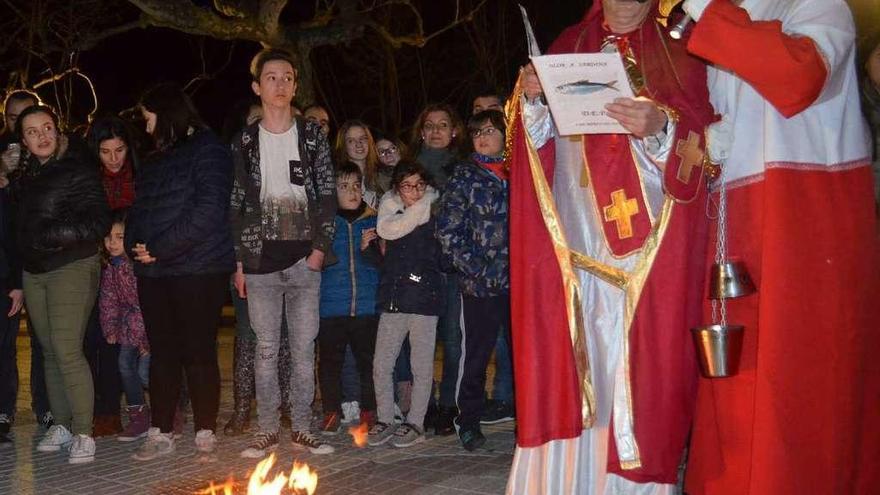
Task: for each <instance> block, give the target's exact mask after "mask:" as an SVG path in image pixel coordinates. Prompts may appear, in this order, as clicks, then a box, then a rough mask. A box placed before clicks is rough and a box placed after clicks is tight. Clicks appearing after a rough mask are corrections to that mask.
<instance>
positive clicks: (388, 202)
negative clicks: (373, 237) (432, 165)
mask: <svg viewBox="0 0 880 495" xmlns="http://www.w3.org/2000/svg"><path fill="white" fill-rule="evenodd" d="M438 196H439V195H438V194H437V191H435V190H434V188H432V187H431V186H428V188H427V189H426V190H425V195H424V196H422V199H420V200H418V201H416V203H415V204H413V205H412V206H410V207H408V208H407V207H406V206H404V205H403V200H402V199H400V195H399V194H397V191H394V190H392V191H388V192H387V193H385V195H384V196H382V201H381V202H380V203H379V220H378V223H377V225H376V232H378V233H379V237H381V238H383V239H386V240H389V241H393V240H396V239H400V238H401V237H403V236H405V235H407V234H409V233H410V232H412V231H413V230H415V228H416V227H418V226H419V225H423V224H425V223H427V222H428V220H430V218H431V203H433V202H434V200H435V199H437V197H438Z"/></svg>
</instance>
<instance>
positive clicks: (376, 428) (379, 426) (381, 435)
mask: <svg viewBox="0 0 880 495" xmlns="http://www.w3.org/2000/svg"><path fill="white" fill-rule="evenodd" d="M395 430H397V425H396V424H388V423H381V422H379V423H376V424H374V425H373V427H372V428H370V431H369V433H367V444H369V445H370V446H371V447H376V446H377V445H382V444H383V443H385V442H387V441H388V440H391V437H392V436H393V435H394V431H395Z"/></svg>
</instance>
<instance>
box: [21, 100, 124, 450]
mask: <svg viewBox="0 0 880 495" xmlns="http://www.w3.org/2000/svg"><path fill="white" fill-rule="evenodd" d="M16 130H17V132H18V135H19V136H21V138H22V142H23V143H24V145H25V146H26V147H27V151H28V156H27V158H26V161H27V163H26V170H27V173H26V174H24V175H23V176H22V177H21V178H20V179H19V181H20V182H19V183H18V184H17V186H16V196H17V214H16V220H17V221H16V235H17V241H16V243H17V245H18V248H19V251H20V252H21V258H22V262H23V267H24V276H23V285H24V294H25V299H26V300H27V310H28V313H29V314H30V318H31V322H32V323H33V326H34V333H35V334H36V336H37V338H38V339H39V340H40V344H41V345H42V346H43V353H44V356H45V361H44V366H45V370H46V388H47V390H48V394H49V404H50V406H51V409H52V412H53V413H54V414H55V425H54V426H52V427H51V428H49V431H47V432H46V435H45V437H44V438H43V439H42V440H41V441H40V443H39V444H38V445H37V450H39V451H41V452H50V451H57V450H61V448H62V447H69V449H70V459H69V461H70V462H71V463H82V462H90V461H92V460H94V456H95V442H94V440H93V439H92V437H91V436H92V413H93V406H94V389H93V385H92V375H91V372H90V371H89V365H88V363H87V362H86V359H85V356H84V355H83V349H82V342H83V335H84V333H85V330H86V325H87V323H88V318H89V314H90V313H91V310H92V306H94V303H95V298H96V296H97V293H98V279H99V276H100V270H101V265H100V260H99V256H98V245H99V243H100V242H101V239H103V238H104V236H105V235H106V234H107V232H108V231H109V230H110V211H109V207H108V206H107V198H106V197H105V195H104V189H103V187H102V186H101V180H100V178H99V176H98V166H97V164H96V162H95V160H94V158H93V157H92V156H91V154H90V152H89V151H88V149H87V148H86V146H85V144H84V143H82V142H81V141H79V140H78V139H75V138H72V137H71V138H70V139H68V138H67V136H64V135H62V134H61V133H60V132H59V131H58V117H57V116H56V115H55V113H54V112H53V111H52V109H51V108H49V107H46V106H42V105H38V106H33V107H30V108H28V109H26V110H25V111H23V112H22V113H21V115H19V119H18V122H17V129H16Z"/></svg>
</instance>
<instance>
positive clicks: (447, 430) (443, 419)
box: [434, 406, 458, 436]
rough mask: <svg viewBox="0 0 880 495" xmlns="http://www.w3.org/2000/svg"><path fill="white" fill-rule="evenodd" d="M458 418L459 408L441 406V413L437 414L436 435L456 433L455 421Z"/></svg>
mask: <svg viewBox="0 0 880 495" xmlns="http://www.w3.org/2000/svg"><path fill="white" fill-rule="evenodd" d="M456 416H458V408H457V407H455V406H452V407H443V406H440V412H439V414H437V423H436V424H435V425H434V434H435V435H443V436H446V435H452V434H453V433H455V424H454V423H453V422H454V421H455V418H456Z"/></svg>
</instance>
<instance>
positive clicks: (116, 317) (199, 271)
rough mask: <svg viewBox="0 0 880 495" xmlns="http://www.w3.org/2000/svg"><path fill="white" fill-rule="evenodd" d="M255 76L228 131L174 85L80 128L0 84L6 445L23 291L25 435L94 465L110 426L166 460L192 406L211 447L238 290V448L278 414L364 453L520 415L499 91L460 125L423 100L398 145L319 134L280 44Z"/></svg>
mask: <svg viewBox="0 0 880 495" xmlns="http://www.w3.org/2000/svg"><path fill="white" fill-rule="evenodd" d="M250 71H251V75H252V76H253V83H252V88H251V89H252V90H253V93H254V95H255V98H254V99H248V100H245V101H243V102H242V103H241V104H240V105H236V106H235V107H234V108H233V109H232V111H231V114H230V115H229V118H228V119H227V122H226V125H224V128H223V132H222V133H220V134H218V133H215V132H214V131H212V130H211V129H210V128H209V127H208V126H207V125H206V124H205V123H204V121H203V120H202V119H201V117H200V116H199V113H198V111H197V110H196V108H195V106H194V105H193V102H192V101H191V99H190V98H189V97H188V96H187V95H186V93H185V92H184V91H183V89H182V88H181V87H179V86H177V85H175V84H168V83H163V84H158V85H156V86H154V87H152V88H150V89H149V90H148V91H146V92H145V93H144V94H143V95H142V96H141V98H140V101H139V104H138V106H137V109H138V110H139V112H137V113H136V115H135V117H136V118H131V117H129V119H127V120H126V119H123V118H120V117H117V116H108V117H105V118H99V119H96V120H95V121H94V122H93V123H92V124H91V125H90V127H89V129H88V131H87V133H86V135H85V136H81V135H76V134H74V133H66V132H64V130H63V129H64V125H63V123H62V122H60V121H59V117H58V115H57V114H56V113H55V111H54V110H53V109H52V108H51V107H49V106H48V105H45V104H43V103H42V102H41V101H40V99H39V97H38V96H37V95H36V94H35V93H31V92H28V91H26V90H19V91H15V92H12V93H10V94H9V95H8V96H7V98H6V101H5V107H4V108H5V117H6V128H5V129H6V131H5V134H4V142H3V149H2V150H0V151H2V153H3V154H2V157H3V169H2V174H0V181H2V186H3V189H2V190H0V193H2V195H3V196H2V202H0V205H2V207H3V209H2V212H0V214H2V220H3V226H4V229H3V230H2V235H3V238H2V240H3V247H4V249H3V250H2V251H0V253H2V254H3V258H2V259H0V262H3V268H4V271H3V275H4V277H2V279H3V281H4V284H5V285H4V288H5V289H4V290H6V293H7V294H8V295H9V297H8V298H4V299H5V300H6V301H7V306H5V307H4V308H3V313H4V314H6V315H7V316H6V319H7V320H8V321H7V322H5V323H4V325H5V326H4V329H6V328H7V326H8V331H5V333H4V341H3V351H4V353H5V357H4V360H3V366H4V367H5V368H4V380H6V379H7V378H8V381H9V383H10V386H9V387H8V388H6V389H4V390H3V401H4V409H3V411H0V412H2V414H0V433H2V435H0V437H2V439H3V441H4V442H6V443H8V442H11V441H12V440H11V437H10V427H11V425H12V423H13V418H14V412H15V411H14V401H15V396H16V390H17V368H16V365H15V356H14V352H15V340H14V339H15V335H17V329H18V325H19V320H18V315H19V313H20V309H21V308H22V307H23V306H25V307H26V309H27V312H26V315H27V321H28V328H30V329H32V332H33V338H32V346H33V347H32V348H33V352H32V355H33V361H34V362H35V363H38V366H37V367H38V368H40V367H41V368H42V369H36V368H35V369H34V370H33V371H32V374H31V382H32V384H33V385H34V389H35V390H34V391H33V397H34V412H35V414H36V415H37V419H38V420H39V421H40V422H41V424H42V426H43V427H44V428H45V434H44V436H43V438H42V439H41V440H40V442H39V443H38V444H37V447H36V448H37V450H39V451H59V450H62V449H64V450H65V451H66V452H68V455H69V462H70V463H84V462H90V461H92V460H93V459H94V456H95V450H96V447H95V442H94V438H95V437H96V436H108V435H115V436H116V437H117V439H118V440H119V441H123V442H133V441H140V442H141V443H140V444H139V446H138V448H137V449H136V451H135V452H134V453H133V457H134V459H137V460H149V459H154V458H156V457H158V456H162V455H167V454H169V453H171V452H173V451H174V445H175V442H176V441H178V440H179V438H180V436H181V433H182V431H183V425H184V422H185V421H186V417H187V409H188V404H189V406H191V411H192V423H193V430H194V432H195V444H196V448H197V449H198V450H199V451H201V452H211V451H212V450H214V448H215V445H216V442H217V433H218V412H219V406H220V373H219V367H218V358H217V352H218V348H217V332H218V328H219V326H220V318H221V310H222V307H223V306H224V304H226V303H227V302H228V301H229V300H230V298H231V301H232V303H233V306H234V308H235V314H236V331H235V335H236V337H235V343H234V359H233V362H234V365H233V367H234V373H233V388H234V390H233V399H234V406H233V413H232V416H231V417H230V418H229V419H228V421H227V422H226V424H225V426H224V427H223V432H224V434H226V435H240V434H243V433H245V432H250V433H251V434H252V435H253V438H252V441H251V442H250V443H249V444H248V446H247V448H246V449H245V450H243V451H242V452H241V455H242V456H243V457H249V458H260V457H263V456H264V455H266V453H267V452H269V451H271V450H272V449H274V448H275V447H276V446H277V445H278V443H279V441H280V439H281V437H280V434H281V431H282V427H288V428H289V429H290V431H291V436H290V441H291V442H292V443H293V445H294V446H297V447H299V448H303V449H308V450H309V451H311V452H312V453H315V454H329V453H332V452H333V450H334V449H333V447H332V445H331V444H330V443H328V442H327V441H326V436H327V435H335V434H338V433H340V432H341V431H342V429H343V425H344V424H363V425H365V427H366V428H367V429H368V438H369V444H370V445H373V446H375V445H381V444H384V443H386V442H389V441H390V443H391V444H392V445H394V446H396V447H407V446H411V445H414V444H416V443H419V442H421V441H423V440H424V439H425V435H426V432H427V431H428V430H429V429H433V430H434V433H435V434H439V435H449V434H454V433H455V432H458V433H459V435H460V437H461V441H462V444H463V446H464V447H465V448H466V449H468V450H474V449H476V448H478V447H479V446H481V445H482V444H483V443H484V442H485V437H484V436H483V435H482V433H481V431H480V424H481V422H482V423H484V424H485V423H496V422H503V421H510V420H513V419H514V408H513V385H512V382H513V378H512V368H511V364H510V363H511V356H510V345H509V331H510V324H509V308H508V303H507V297H506V296H507V293H508V289H509V282H508V277H507V264H508V259H507V257H508V248H507V186H506V184H507V174H506V171H505V169H504V167H503V165H502V155H503V150H504V140H505V119H504V115H503V114H502V113H501V111H500V108H501V103H502V98H501V97H500V96H498V95H495V94H491V93H489V94H484V95H478V96H477V97H476V98H475V101H474V108H473V115H472V116H470V117H469V118H468V120H467V125H465V123H464V122H463V121H462V119H461V118H460V117H459V116H458V114H457V112H456V111H455V110H454V109H453V108H452V107H450V106H448V105H442V104H435V105H429V106H428V107H426V108H425V109H424V111H423V112H422V113H421V115H420V116H419V119H418V122H417V124H416V126H415V128H414V131H413V136H412V139H411V145H410V146H409V147H407V146H406V145H405V144H404V142H403V141H402V140H401V139H399V138H398V137H396V136H394V135H391V134H387V133H384V132H382V131H380V130H377V129H374V128H371V127H370V126H369V125H368V124H367V123H365V122H363V121H359V120H349V121H346V122H343V123H341V124H340V125H339V126H338V130H337V131H336V138H335V139H331V133H330V130H331V129H330V120H329V116H328V113H327V110H326V109H324V108H323V107H320V106H312V107H308V108H306V109H305V111H304V112H300V111H299V110H298V109H297V108H296V107H295V106H293V99H294V96H295V94H296V75H297V69H296V61H295V60H294V58H293V57H292V55H291V54H289V53H287V52H285V51H282V50H275V49H266V50H263V51H261V52H259V53H258V54H257V55H256V56H255V57H254V59H253V61H252V64H251V67H250ZM484 107H485V108H484ZM410 150H411V151H412V153H410ZM192 294H198V295H199V297H197V298H193V297H192ZM230 296H231V297H230ZM462 301H463V305H462ZM462 309H463V316H462V314H460V313H461V312H462ZM438 339H439V340H440V342H441V345H442V347H443V351H444V352H443V353H444V356H445V359H444V366H443V373H442V375H441V376H437V377H436V380H435V376H434V356H435V348H436V341H437V340H438ZM493 353H495V359H496V362H497V363H498V366H497V367H498V371H497V372H496V373H495V382H496V383H495V386H494V387H489V391H488V394H489V395H487V390H486V383H485V382H486V374H487V368H488V365H489V360H490V358H491V356H492V354H493ZM40 358H42V364H41V366H40V365H39V363H40ZM460 362H461V363H463V366H460V364H459V363H460ZM460 369H461V370H462V371H461V377H459V376H458V375H459V370H460ZM7 370H8V371H7ZM40 383H45V390H46V391H45V393H44V394H42V395H41V394H40V393H39V384H40ZM316 383H317V384H318V387H317V388H318V390H316V386H315V385H316ZM493 389H494V392H493ZM316 392H317V393H316ZM42 396H45V397H44V398H41V397H42ZM488 396H491V399H489V400H487V397H488ZM254 400H256V409H257V421H256V422H255V423H254V424H252V423H251V420H250V417H251V405H252V402H253V401H254ZM7 401H12V405H11V406H9V407H6V405H7ZM317 403H320V413H319V414H318V415H317V416H318V417H317V418H314V417H313V407H315V406H316V405H317ZM315 419H317V421H313V420H315Z"/></svg>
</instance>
